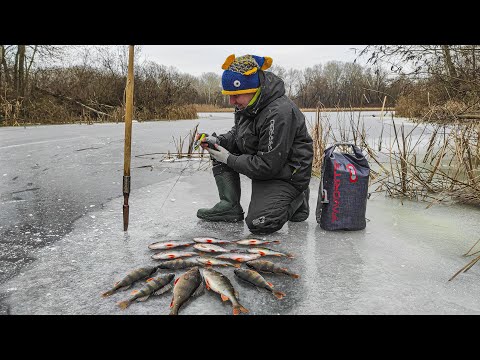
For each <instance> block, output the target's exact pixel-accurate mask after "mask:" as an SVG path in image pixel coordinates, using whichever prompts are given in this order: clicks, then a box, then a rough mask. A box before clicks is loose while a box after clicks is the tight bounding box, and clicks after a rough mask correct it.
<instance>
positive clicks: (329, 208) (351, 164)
mask: <svg viewBox="0 0 480 360" xmlns="http://www.w3.org/2000/svg"><path fill="white" fill-rule="evenodd" d="M338 145H348V146H351V147H352V148H353V154H349V153H342V152H338V151H337V152H336V151H334V150H335V147H337V146H338ZM369 176H370V166H369V165H368V161H367V159H366V158H365V156H364V155H363V154H362V151H361V150H360V148H359V147H357V146H356V145H354V144H351V143H336V144H334V145H332V146H330V147H328V148H327V149H325V152H324V158H323V163H322V174H321V179H320V187H319V189H318V200H317V209H316V212H315V215H316V219H317V223H319V224H320V227H321V228H322V229H324V230H361V229H364V228H365V226H366V220H365V213H366V210H367V198H368V180H369Z"/></svg>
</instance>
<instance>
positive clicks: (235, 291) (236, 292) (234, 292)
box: [233, 290, 238, 298]
mask: <svg viewBox="0 0 480 360" xmlns="http://www.w3.org/2000/svg"><path fill="white" fill-rule="evenodd" d="M233 294H234V295H235V297H236V298H238V291H237V290H234V291H233Z"/></svg>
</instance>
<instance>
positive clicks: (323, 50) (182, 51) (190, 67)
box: [141, 45, 366, 76]
mask: <svg viewBox="0 0 480 360" xmlns="http://www.w3.org/2000/svg"><path fill="white" fill-rule="evenodd" d="M365 46H366V45H142V50H141V58H142V59H144V60H150V61H154V62H156V63H158V64H160V65H165V66H174V67H175V68H177V70H178V71H180V72H182V73H187V74H190V75H194V76H200V75H202V73H207V72H214V73H217V74H219V75H221V74H222V72H223V70H222V68H221V66H222V64H223V62H224V61H225V59H226V58H227V56H229V55H230V54H235V56H237V57H238V56H241V55H246V54H252V55H258V56H270V57H271V58H272V59H273V65H278V66H281V67H283V68H285V69H287V70H288V69H290V68H293V69H298V70H302V69H305V68H307V67H312V66H314V65H317V64H325V63H326V62H328V61H331V60H338V61H343V62H352V61H353V60H354V59H355V57H356V56H357V55H356V53H355V51H354V50H353V48H356V49H358V50H362V49H363V48H365ZM357 54H358V51H357ZM360 60H361V59H359V60H357V61H358V62H359V63H360V64H364V61H360Z"/></svg>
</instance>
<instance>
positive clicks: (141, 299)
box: [137, 295, 150, 302]
mask: <svg viewBox="0 0 480 360" xmlns="http://www.w3.org/2000/svg"><path fill="white" fill-rule="evenodd" d="M149 297H150V295H147V296H142V297H139V298H137V300H138V301H141V302H144V301H147V300H148V298H149Z"/></svg>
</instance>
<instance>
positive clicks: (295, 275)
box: [290, 274, 300, 279]
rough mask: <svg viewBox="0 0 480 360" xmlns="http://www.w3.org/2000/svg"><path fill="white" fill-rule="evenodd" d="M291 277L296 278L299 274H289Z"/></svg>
mask: <svg viewBox="0 0 480 360" xmlns="http://www.w3.org/2000/svg"><path fill="white" fill-rule="evenodd" d="M290 276H291V277H293V278H294V279H298V278H299V277H300V275H298V274H290Z"/></svg>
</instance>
